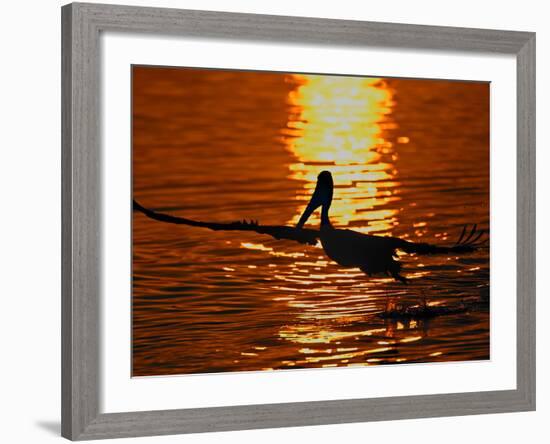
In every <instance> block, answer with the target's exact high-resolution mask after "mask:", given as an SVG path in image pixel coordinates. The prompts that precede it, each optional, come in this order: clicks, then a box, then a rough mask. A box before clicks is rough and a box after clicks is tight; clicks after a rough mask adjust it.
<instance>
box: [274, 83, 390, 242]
mask: <svg viewBox="0 0 550 444" xmlns="http://www.w3.org/2000/svg"><path fill="white" fill-rule="evenodd" d="M288 81H289V82H291V83H294V84H295V85H296V88H295V89H293V90H292V91H291V93H290V94H289V97H288V104H289V107H290V113H289V114H290V115H289V123H288V128H287V129H286V130H285V132H284V134H283V137H284V140H285V142H286V147H287V149H288V150H289V151H290V152H291V153H292V154H293V155H294V157H295V158H296V162H295V163H293V164H291V165H289V169H290V172H289V178H290V179H293V180H298V181H301V182H303V187H304V190H303V193H301V194H300V195H299V196H297V199H299V200H300V201H301V202H300V203H301V205H300V206H299V208H297V212H296V214H295V215H294V217H293V218H292V219H291V220H290V223H292V224H295V223H296V222H297V221H298V219H299V216H300V214H301V213H302V211H303V209H304V207H305V205H306V204H307V200H308V199H309V196H310V194H311V192H312V189H313V188H315V183H316V179H317V175H318V174H319V172H320V171H322V170H324V169H328V170H330V171H331V172H332V174H333V176H334V181H335V186H336V190H335V195H334V201H333V204H332V206H331V218H332V221H333V224H334V225H338V226H349V225H353V228H354V229H355V230H357V231H361V232H364V233H368V232H378V233H389V232H390V231H391V229H392V227H393V226H394V225H396V224H397V212H398V209H397V208H396V206H395V202H396V201H397V200H399V197H398V196H397V195H396V192H397V187H398V186H399V183H398V181H397V179H396V178H397V171H396V169H395V166H394V163H395V160H396V159H397V156H396V154H395V152H394V150H393V144H392V143H391V142H390V141H388V140H386V139H385V138H384V131H386V130H388V129H391V128H394V127H395V123H393V122H392V120H391V111H392V107H393V106H394V102H393V93H392V91H391V89H390V88H389V87H388V86H387V85H386V83H385V82H384V81H383V80H382V79H376V78H364V77H361V78H360V77H328V76H315V75H301V74H300V75H298V74H293V75H291V76H289V79H288ZM318 217H319V216H318V215H314V217H313V218H312V219H311V223H312V224H318V223H319V219H318Z"/></svg>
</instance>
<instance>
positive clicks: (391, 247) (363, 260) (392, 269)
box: [296, 171, 484, 283]
mask: <svg viewBox="0 0 550 444" xmlns="http://www.w3.org/2000/svg"><path fill="white" fill-rule="evenodd" d="M333 192H334V182H333V180H332V174H331V173H330V172H329V171H322V172H321V173H320V174H319V176H318V177H317V185H316V187H315V191H314V192H313V195H312V196H311V199H310V201H309V204H308V205H307V207H306V208H305V210H304V212H303V214H302V216H301V217H300V220H299V221H298V224H297V225H296V228H297V229H302V227H303V226H304V224H305V223H306V221H307V220H308V219H309V217H310V216H311V214H312V213H313V212H314V211H315V210H316V209H317V208H319V207H321V228H320V231H319V239H320V241H321V245H322V246H323V250H324V251H325V253H326V255H327V256H328V257H329V258H330V259H332V260H333V261H334V262H336V263H337V264H339V265H341V266H343V267H353V268H359V269H360V270H361V271H363V272H364V273H365V274H367V275H368V276H371V275H373V274H379V273H385V274H387V275H390V276H392V277H393V278H394V279H395V280H398V281H401V282H403V283H407V278H405V277H404V276H402V275H401V274H400V272H401V264H400V263H399V262H398V261H397V260H396V250H402V251H405V252H407V253H418V254H436V253H449V252H456V253H463V252H470V251H473V250H474V249H475V248H476V247H479V246H481V245H482V244H483V243H484V242H478V241H479V238H480V237H481V236H482V235H483V231H480V232H477V234H476V230H477V226H476V225H474V226H473V228H472V230H471V231H470V234H468V236H466V237H465V234H466V227H464V229H463V231H462V235H461V236H460V239H459V240H458V242H457V243H456V244H455V245H453V246H451V247H441V246H436V245H431V244H426V243H416V242H409V241H406V240H404V239H400V238H397V237H391V236H373V235H368V234H363V233H359V232H357V231H353V230H343V229H337V228H334V227H333V226H332V224H331V223H330V218H329V209H330V205H331V203H332V195H333ZM476 242H477V243H476Z"/></svg>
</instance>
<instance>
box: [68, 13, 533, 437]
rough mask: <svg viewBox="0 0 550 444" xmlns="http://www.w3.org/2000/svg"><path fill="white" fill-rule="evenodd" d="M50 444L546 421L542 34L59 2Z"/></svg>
mask: <svg viewBox="0 0 550 444" xmlns="http://www.w3.org/2000/svg"><path fill="white" fill-rule="evenodd" d="M62 25H63V32H62V37H63V38H62V52H63V66H62V75H63V116H62V124H63V127H62V136H63V147H62V160H63V167H62V173H63V178H62V198H63V205H62V210H63V232H62V241H63V246H62V249H63V295H62V298H63V300H62V322H63V325H62V353H63V356H62V360H63V361H62V434H63V436H65V437H67V438H69V439H73V440H85V439H99V438H115V437H135V436H145V435H160V434H176V433H195V432H205V431H224V430H242V429H253V428H268V427H290V426H301V425H316V424H331V423H349V422H363V421H378V420H390V419H402V418H421V417H435V416H451V415H469V414H481V413H497V412H511V411H527V410H534V409H535V130H534V125H535V35H534V34H533V33H528V32H516V31H496V30H480V29H467V28H449V27H432V26H420V25H404V24H388V23H371V22H358V21H342V20H329V19H314V18H303V17H300V18H299V17H283V16H265V15H253V14H237V13H220V12H206V11H189V10H173V9H159V8H142V7H128V6H116V5H100V4H85V3H76V4H70V5H67V6H64V7H63V8H62Z"/></svg>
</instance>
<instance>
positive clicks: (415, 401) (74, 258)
mask: <svg viewBox="0 0 550 444" xmlns="http://www.w3.org/2000/svg"><path fill="white" fill-rule="evenodd" d="M102 31H117V32H133V33H157V34H165V35H166V34H171V35H180V36H201V37H213V38H223V39H240V40H256V41H270V40H271V41H273V40H275V41H284V42H297V43H315V44H323V45H332V46H377V47H392V48H415V49H429V50H443V51H449V50H458V51H463V52H485V53H501V54H511V55H514V56H516V57H517V168H518V169H517V227H518V232H517V252H518V256H517V388H516V389H515V390H503V391H490V392H475V393H453V394H438V395H422V396H400V397H386V398H376V399H352V400H336V401H317V402H297V403H284V404H264V405H246V406H234V407H213V408H197V409H181V410H162V411H147V412H126V413H101V412H100V411H99V382H100V381H99V364H98V362H99V333H100V332H99V325H100V311H99V300H100V295H99V292H100V277H101V276H100V233H101V230H100V213H99V212H100V208H101V206H100V193H99V190H100V177H101V174H100V173H101V162H100V137H99V134H100V127H99V125H100V115H99V113H100V103H99V100H100V99H99V94H100V93H99V91H100V89H99V86H100V85H99V78H100V57H101V54H100V47H99V35H100V33H101V32H102ZM62 82H63V84H62V104H63V111H62V139H63V143H62V225H63V227H62V252H63V255H62V256H63V258H62V299H63V300H62V435H63V436H65V437H66V438H69V439H73V440H85V439H98V438H115V437H134V436H145V435H162V434H173V433H195V432H207V431H222V430H244V429H255V428H268V427H287V426H303V425H315V424H335V423H350V422H362V421H379V420H389V419H404V418H421V417H436V416H452V415H472V414H480V413H497V412H514V411H528V410H534V409H535V34H534V33H530V32H515V31H495V30H482V29H468V28H450V27H434V26H419V25H403V24H391V23H371V22H360V21H343V20H330V19H317V18H301V17H300V18H299V17H283V16H268V15H255V14H240V13H225V12H206V11H189V10H177V9H160V8H143V7H129V6H115V5H102V4H86V3H73V4H69V5H66V6H64V7H63V8H62ZM497 297H498V295H497Z"/></svg>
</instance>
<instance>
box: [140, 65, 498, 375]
mask: <svg viewBox="0 0 550 444" xmlns="http://www.w3.org/2000/svg"><path fill="white" fill-rule="evenodd" d="M488 106H489V86H488V84H485V83H472V82H448V81H425V80H406V79H373V78H357V77H355V78H353V77H341V76H312V75H298V74H275V73H253V72H231V71H217V70H194V69H167V68H145V67H141V68H134V77H133V180H134V183H133V191H134V198H135V199H137V200H138V201H139V202H140V203H141V204H143V205H144V206H146V207H150V208H153V209H156V210H159V211H164V212H169V213H173V214H175V215H181V216H185V217H188V218H192V219H196V220H205V221H234V220H242V219H247V220H248V219H254V220H256V219H259V221H260V223H263V224H269V225H276V224H281V225H283V224H287V225H291V224H295V223H296V222H297V220H298V218H299V216H300V214H301V212H302V210H303V209H304V207H305V205H306V204H307V201H308V199H309V196H310V194H311V192H312V190H313V188H314V187H315V180H316V177H317V174H318V173H319V172H320V171H322V170H325V169H326V170H329V171H331V172H332V174H333V177H334V182H335V190H334V201H333V204H332V206H331V220H332V223H333V225H335V226H337V227H348V228H350V229H353V230H356V231H360V232H363V233H371V234H377V235H390V234H391V235H393V236H399V237H404V238H407V239H409V240H412V241H422V242H432V243H441V244H451V243H452V242H454V241H455V240H456V238H458V236H459V234H460V232H461V230H462V227H463V225H464V224H466V223H478V224H479V225H480V227H482V228H485V229H488V228H489V227H488V224H489V108H488ZM308 223H309V224H311V225H313V226H317V225H318V223H319V216H318V215H314V216H313V217H312V218H311V219H310V221H309V222H308ZM400 259H401V261H402V262H403V265H404V274H405V275H406V276H408V277H409V278H411V283H410V285H408V286H405V285H403V284H400V283H395V282H393V281H392V280H391V279H388V278H386V277H383V276H379V277H375V278H368V277H366V276H365V275H364V274H363V273H361V272H360V271H359V270H357V269H344V268H342V267H340V266H339V265H337V264H335V263H333V262H331V261H330V260H329V259H328V258H327V257H326V256H325V255H324V253H323V250H322V248H320V246H316V247H313V246H304V245H301V244H297V243H293V242H291V241H277V240H274V239H272V238H270V237H265V236H262V235H259V234H251V233H241V232H213V231H209V230H205V229H201V228H194V227H187V226H175V225H169V224H164V223H161V222H157V221H153V220H151V219H147V218H146V217H144V216H143V215H141V214H139V213H134V214H133V316H132V319H133V327H132V334H133V344H132V346H133V372H132V373H133V375H135V376H143V375H167V374H183V373H203V372H220V371H243V370H263V369H293V368H304V367H330V366H355V365H376V364H395V363H412V362H426V361H456V360H472V359H487V358H488V357H489V310H488V305H489V304H488V293H489V256H488V250H486V249H485V250H480V251H478V252H476V253H472V254H467V255H461V256H460V257H458V256H447V255H442V256H423V257H411V256H401V258H400ZM422 301H426V302H427V303H428V304H430V305H444V306H458V305H460V304H461V303H463V302H464V303H466V304H468V306H469V307H470V309H469V310H468V312H466V313H462V314H455V315H445V316H440V317H436V318H433V319H430V320H411V321H408V322H406V321H404V320H403V321H396V320H384V319H382V318H381V317H380V316H379V315H380V313H381V312H382V311H384V310H385V309H386V308H387V307H388V306H396V305H401V304H405V305H407V304H412V305H414V304H418V303H420V302H422Z"/></svg>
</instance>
